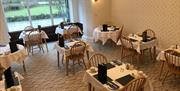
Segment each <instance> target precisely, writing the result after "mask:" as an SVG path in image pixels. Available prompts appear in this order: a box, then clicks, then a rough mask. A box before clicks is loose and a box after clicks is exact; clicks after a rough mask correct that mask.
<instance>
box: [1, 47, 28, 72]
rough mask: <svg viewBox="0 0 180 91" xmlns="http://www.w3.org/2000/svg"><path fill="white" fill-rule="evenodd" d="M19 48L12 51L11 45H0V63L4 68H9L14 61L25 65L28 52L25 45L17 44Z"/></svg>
mask: <svg viewBox="0 0 180 91" xmlns="http://www.w3.org/2000/svg"><path fill="white" fill-rule="evenodd" d="M17 48H18V50H17V51H16V52H14V53H11V50H10V46H9V45H3V46H0V64H1V66H2V67H3V68H4V69H7V68H9V67H10V66H11V65H12V64H14V63H17V64H22V65H24V60H25V59H26V58H27V56H28V53H27V51H26V49H25V48H24V46H23V45H20V44H17Z"/></svg>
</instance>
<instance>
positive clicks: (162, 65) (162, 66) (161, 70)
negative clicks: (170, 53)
mask: <svg viewBox="0 0 180 91" xmlns="http://www.w3.org/2000/svg"><path fill="white" fill-rule="evenodd" d="M164 63H165V62H164V61H163V62H162V64H161V69H160V73H159V80H161V75H162V72H163V68H164Z"/></svg>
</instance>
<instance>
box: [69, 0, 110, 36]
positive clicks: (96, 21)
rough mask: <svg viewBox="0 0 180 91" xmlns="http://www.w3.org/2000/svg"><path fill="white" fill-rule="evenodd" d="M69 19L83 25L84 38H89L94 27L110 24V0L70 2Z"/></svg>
mask: <svg viewBox="0 0 180 91" xmlns="http://www.w3.org/2000/svg"><path fill="white" fill-rule="evenodd" d="M69 4H70V8H72V9H71V10H70V12H71V18H72V20H73V21H79V22H81V23H83V25H84V35H85V37H88V38H91V37H92V33H93V30H94V28H95V27H96V26H99V25H101V24H104V23H110V20H111V18H110V15H111V12H110V11H111V8H110V5H111V0H98V1H97V2H94V0H74V1H73V0H70V3H69Z"/></svg>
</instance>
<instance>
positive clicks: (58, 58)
mask: <svg viewBox="0 0 180 91" xmlns="http://www.w3.org/2000/svg"><path fill="white" fill-rule="evenodd" d="M57 61H58V67H59V52H58V51H57Z"/></svg>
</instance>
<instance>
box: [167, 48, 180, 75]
mask: <svg viewBox="0 0 180 91" xmlns="http://www.w3.org/2000/svg"><path fill="white" fill-rule="evenodd" d="M164 55H165V58H166V63H167V65H168V68H169V70H170V71H171V72H173V73H175V74H180V69H179V68H180V57H179V56H176V55H173V54H172V53H170V52H168V51H165V54H164Z"/></svg>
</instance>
